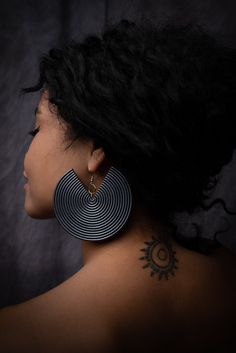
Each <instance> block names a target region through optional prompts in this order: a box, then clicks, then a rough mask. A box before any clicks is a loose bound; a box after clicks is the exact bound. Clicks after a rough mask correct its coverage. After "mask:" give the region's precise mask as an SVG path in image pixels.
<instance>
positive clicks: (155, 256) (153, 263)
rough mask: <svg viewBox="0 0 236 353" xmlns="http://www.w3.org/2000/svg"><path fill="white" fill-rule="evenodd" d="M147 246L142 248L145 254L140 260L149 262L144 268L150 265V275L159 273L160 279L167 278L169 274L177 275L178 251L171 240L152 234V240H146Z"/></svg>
mask: <svg viewBox="0 0 236 353" xmlns="http://www.w3.org/2000/svg"><path fill="white" fill-rule="evenodd" d="M144 243H145V244H146V245H147V246H146V248H143V249H140V251H143V252H144V256H142V257H140V258H139V260H145V261H146V262H147V263H146V264H145V265H144V266H143V268H147V267H150V268H151V270H152V271H151V273H150V276H151V277H152V276H154V275H159V276H158V278H159V280H160V279H162V277H165V278H166V279H167V280H168V279H169V278H168V276H169V274H171V275H172V276H174V275H175V269H177V268H178V267H177V265H176V263H177V262H178V259H176V257H175V254H176V251H174V250H173V248H172V245H171V243H170V242H169V241H165V242H163V241H161V240H158V239H156V238H154V237H153V236H152V241H150V242H146V241H145V242H144Z"/></svg>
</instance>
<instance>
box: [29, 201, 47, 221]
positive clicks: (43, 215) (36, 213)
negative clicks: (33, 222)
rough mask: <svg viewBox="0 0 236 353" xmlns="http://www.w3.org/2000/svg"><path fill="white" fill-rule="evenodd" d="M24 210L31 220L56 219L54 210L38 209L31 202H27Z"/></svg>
mask: <svg viewBox="0 0 236 353" xmlns="http://www.w3.org/2000/svg"><path fill="white" fill-rule="evenodd" d="M24 208H25V211H26V213H27V215H28V216H29V217H31V218H36V219H47V218H53V217H54V212H53V210H51V209H45V208H42V207H36V206H35V205H33V204H32V203H31V202H29V200H25V205H24Z"/></svg>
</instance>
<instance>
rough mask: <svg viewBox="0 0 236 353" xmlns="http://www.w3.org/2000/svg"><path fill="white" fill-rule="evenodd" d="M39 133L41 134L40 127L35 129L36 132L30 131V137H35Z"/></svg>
mask: <svg viewBox="0 0 236 353" xmlns="http://www.w3.org/2000/svg"><path fill="white" fill-rule="evenodd" d="M38 132H39V127H37V128H36V129H34V130H30V131H29V135H31V136H33V137H34V136H35V135H36V134H37V133H38Z"/></svg>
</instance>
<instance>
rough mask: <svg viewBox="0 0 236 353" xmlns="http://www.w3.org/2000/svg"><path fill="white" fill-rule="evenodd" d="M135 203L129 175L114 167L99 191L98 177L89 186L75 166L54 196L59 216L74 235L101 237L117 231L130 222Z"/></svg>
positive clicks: (64, 226) (90, 237)
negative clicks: (127, 176)
mask: <svg viewBox="0 0 236 353" xmlns="http://www.w3.org/2000/svg"><path fill="white" fill-rule="evenodd" d="M131 206H132V195H131V189H130V186H129V184H128V181H127V179H126V178H125V177H124V175H123V174H122V173H121V172H120V171H119V170H117V169H116V168H115V167H111V168H110V169H109V171H108V173H107V174H106V176H105V178H104V180H103V182H102V184H101V185H100V187H99V189H98V190H97V191H96V186H95V184H94V178H93V176H92V178H91V180H90V185H89V189H88V190H86V189H85V187H84V185H83V184H82V182H81V181H80V179H79V177H78V176H77V174H76V173H75V171H74V170H73V169H70V170H69V171H68V172H66V173H65V174H64V175H63V176H62V178H61V179H60V180H59V182H58V184H57V186H56V189H55V192H54V199H53V208H54V213H55V217H56V218H57V220H58V222H59V223H60V225H61V226H62V227H63V228H64V229H65V230H66V231H67V232H68V233H69V234H71V235H73V236H75V237H77V238H79V239H82V240H91V241H98V240H104V239H107V238H110V237H112V236H114V235H115V234H117V233H118V232H119V230H120V229H121V228H122V227H123V226H124V225H125V224H126V222H127V220H128V217H129V215H130V211H131Z"/></svg>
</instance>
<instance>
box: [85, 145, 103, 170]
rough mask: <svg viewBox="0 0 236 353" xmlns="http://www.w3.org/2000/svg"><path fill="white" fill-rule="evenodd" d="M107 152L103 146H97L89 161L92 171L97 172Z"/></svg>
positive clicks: (89, 168) (89, 167)
mask: <svg viewBox="0 0 236 353" xmlns="http://www.w3.org/2000/svg"><path fill="white" fill-rule="evenodd" d="M105 157H106V156H105V152H104V150H103V148H102V147H99V148H96V149H95V150H93V152H92V153H91V156H90V159H89V161H88V170H89V172H91V173H95V172H96V171H97V169H98V168H99V167H100V165H101V164H102V163H103V162H104V160H105Z"/></svg>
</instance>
